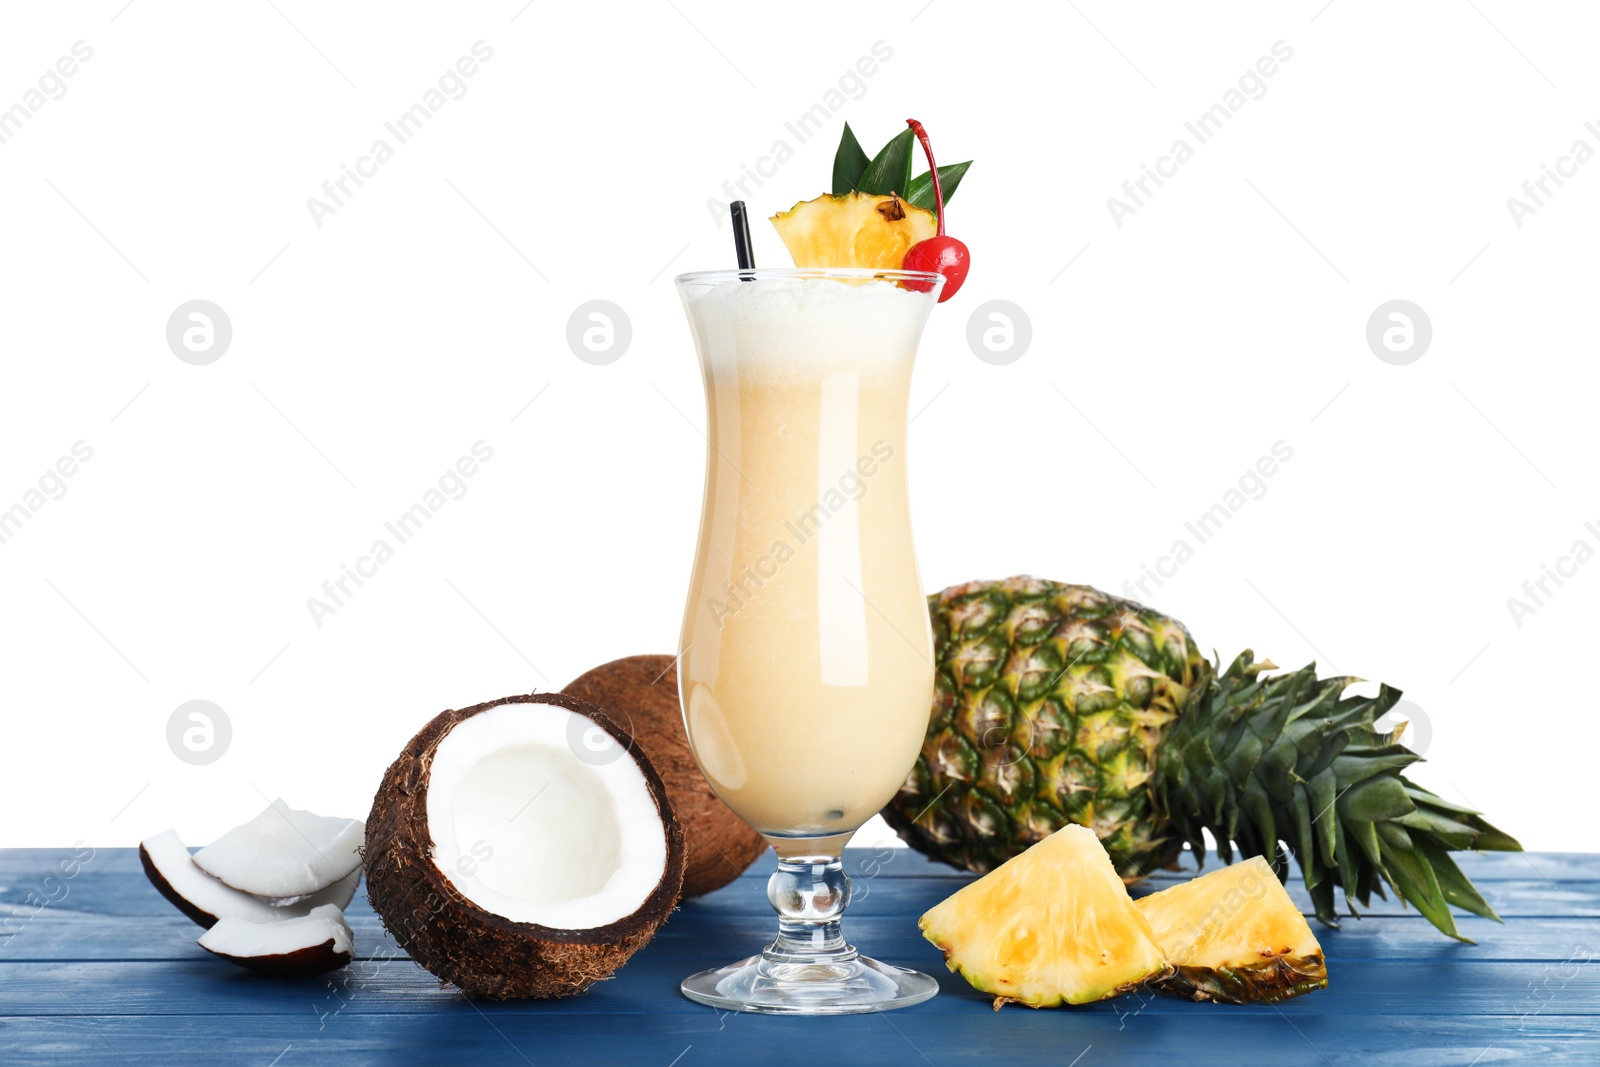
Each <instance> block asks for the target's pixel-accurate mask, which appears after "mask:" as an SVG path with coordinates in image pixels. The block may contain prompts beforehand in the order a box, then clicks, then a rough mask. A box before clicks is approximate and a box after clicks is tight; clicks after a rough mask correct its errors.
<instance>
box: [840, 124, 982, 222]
mask: <svg viewBox="0 0 1600 1067" xmlns="http://www.w3.org/2000/svg"><path fill="white" fill-rule="evenodd" d="M915 149H916V137H915V135H914V134H913V133H912V132H911V129H910V127H907V128H906V129H904V130H901V131H900V132H899V133H898V134H896V135H895V136H894V139H893V140H891V141H890V142H889V143H888V144H886V145H884V146H883V148H882V149H880V150H879V151H878V154H877V155H875V156H873V157H872V158H871V159H868V158H867V154H866V152H864V151H862V150H861V142H860V141H857V140H856V135H855V132H854V131H853V130H851V129H850V124H849V123H848V122H847V123H845V124H844V133H843V134H842V135H841V136H840V137H839V148H838V151H836V152H835V153H834V156H833V189H832V192H833V195H834V196H845V195H846V194H848V193H850V192H851V191H855V192H858V193H870V194H872V195H875V196H887V195H889V194H890V193H896V194H898V195H899V196H900V197H901V199H903V200H906V201H908V202H909V203H912V204H914V205H916V206H917V207H920V208H924V209H926V210H928V211H934V212H937V211H938V208H937V206H936V205H935V203H934V198H933V177H932V175H931V174H919V175H917V176H916V177H915V178H913V177H912V176H911V162H912V158H913V156H914V155H915ZM970 166H972V160H970V159H969V160H967V161H966V162H965V163H952V164H951V165H950V166H947V167H940V168H939V187H940V188H941V189H942V190H943V191H944V199H945V203H947V204H948V203H949V202H950V198H951V197H952V196H955V195H956V187H957V186H958V185H960V184H961V179H962V177H963V176H965V175H966V173H967V168H968V167H970Z"/></svg>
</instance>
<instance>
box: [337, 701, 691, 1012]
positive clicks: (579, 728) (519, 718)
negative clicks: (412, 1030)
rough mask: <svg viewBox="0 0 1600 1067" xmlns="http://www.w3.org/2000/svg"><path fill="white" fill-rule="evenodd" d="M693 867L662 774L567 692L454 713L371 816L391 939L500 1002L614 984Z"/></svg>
mask: <svg viewBox="0 0 1600 1067" xmlns="http://www.w3.org/2000/svg"><path fill="white" fill-rule="evenodd" d="M597 742H599V743H597ZM683 861H684V846H683V831H682V829H681V828H680V827H679V826H678V823H677V820H676V819H674V818H673V815H672V809H671V806H670V804H669V803H668V801H667V794H666V790H665V787H663V785H662V784H661V779H660V778H659V777H658V776H657V775H656V772H655V769H654V768H653V767H651V766H650V763H649V761H648V760H647V759H646V758H645V756H644V755H643V753H641V752H640V751H639V749H638V747H637V746H635V745H634V744H633V741H632V739H631V738H629V736H628V735H627V733H626V732H624V731H623V730H622V728H621V727H619V726H617V725H616V723H614V722H612V721H611V720H610V719H609V718H607V717H606V716H605V714H604V713H602V712H601V711H600V710H599V709H597V708H595V707H594V706H593V705H591V704H588V703H585V702H584V701H582V700H578V699H576V698H574V697H569V696H562V695H560V694H533V695H530V696H514V697H507V698H505V699H504V700H496V701H491V702H490V703H487V704H479V705H477V706H476V707H471V708H467V709H465V710H462V711H446V712H443V713H441V714H440V715H439V716H437V717H436V718H435V719H434V720H433V721H432V722H430V723H428V725H427V726H425V727H423V728H422V731H421V732H420V733H418V734H417V736H416V737H414V738H412V739H411V743H410V744H409V745H407V746H406V748H405V751H403V752H402V753H401V754H400V757H399V758H398V759H397V760H395V762H394V763H393V764H392V765H390V767H389V770H388V772H387V773H386V774H385V775H384V778H383V783H382V785H381V786H379V788H378V794H377V796H376V798H375V799H374V800H373V805H372V814H371V815H370V816H368V819H367V847H366V870H367V896H368V898H369V899H370V900H371V902H372V906H373V909H374V910H376V911H377V913H378V914H379V915H380V916H382V918H383V923H384V926H385V927H387V928H388V930H389V932H390V933H391V934H393V935H394V937H395V940H396V941H398V942H399V943H400V944H401V946H402V947H404V948H405V949H406V951H407V952H409V953H410V954H411V958H412V959H414V960H416V962H417V963H419V964H421V965H422V966H424V967H426V968H427V969H428V970H430V971H432V972H433V973H434V974H435V975H437V976H438V977H440V978H441V979H443V980H445V981H446V982H451V983H453V984H455V985H456V986H459V987H460V988H461V989H464V990H466V991H467V992H469V993H476V994H480V995H482V996H485V997H490V998H493V999H496V1000H507V999H512V998H521V997H556V996H565V995H567V994H571V993H580V992H582V991H583V990H585V989H587V988H588V987H589V985H590V984H591V983H593V982H595V981H596V980H598V979H601V978H607V977H609V976H610V975H611V973H612V972H613V971H615V970H616V969H617V968H618V967H620V966H621V965H622V964H623V963H625V962H626V961H627V959H628V957H629V956H631V955H632V954H633V953H634V952H635V951H637V950H638V949H639V948H640V947H641V946H642V945H644V944H646V943H647V942H648V941H649V940H650V939H651V938H652V937H653V936H655V932H656V929H657V928H658V927H659V926H660V925H661V924H662V922H664V921H665V920H666V918H667V915H668V914H669V913H670V912H671V911H672V907H673V904H674V902H675V901H676V900H677V899H678V891H679V889H680V887H681V885H682V882H683Z"/></svg>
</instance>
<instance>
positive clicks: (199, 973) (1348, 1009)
mask: <svg viewBox="0 0 1600 1067" xmlns="http://www.w3.org/2000/svg"><path fill="white" fill-rule="evenodd" d="M196 951H197V955H196V956H190V957H187V958H183V959H178V960H170V961H147V962H124V961H114V962H106V963H100V962H84V963H72V962H56V961H41V962H33V963H26V962H24V963H0V1005H4V1009H3V1010H4V1012H5V1014H7V1015H13V1016H16V1015H68V1016H70V1015H74V1014H78V1013H80V1012H88V1013H91V1014H96V1015H227V1014H261V1015H272V1014H291V1015H299V1014H303V1013H305V1012H309V1011H311V1010H313V1005H320V1006H321V1007H322V1008H323V1009H326V1010H331V1009H332V1008H334V1007H339V1006H341V1005H342V1006H343V1011H344V1012H347V1013H352V1014H372V1015H396V1014H399V1015H404V1014H408V1013H413V1012H428V1011H436V1010H441V1009H443V1008H445V1007H446V1006H447V1005H448V1004H449V1002H451V1001H452V1000H457V999H460V995H459V994H458V993H456V992H454V991H448V990H441V989H440V988H439V986H438V982H437V980H436V979H434V978H433V976H432V975H430V974H428V973H427V972H425V971H423V970H422V969H420V968H419V967H417V966H415V965H414V964H412V963H411V962H410V961H409V960H403V959H396V960H389V961H373V962H369V963H358V964H353V965H352V966H351V967H350V968H347V969H346V970H345V971H342V972H336V973H335V974H333V975H329V976H324V977H321V978H316V979H306V980H303V981H284V980H280V979H270V978H263V977H261V976H259V975H255V974H252V973H250V972H248V971H245V970H242V969H240V968H237V967H233V966H231V965H229V964H226V963H224V962H222V961H219V960H215V959H212V958H210V957H208V956H205V954H204V952H203V951H200V950H196ZM713 951H715V949H714V948H713ZM729 955H731V953H730V954H729ZM886 955H887V954H886ZM202 957H203V958H202ZM713 960H716V961H720V962H727V957H726V956H722V955H715V956H711V957H710V958H709V959H708V958H704V957H702V959H701V960H698V961H693V960H685V959H681V958H676V959H673V958H667V957H665V956H662V955H658V954H653V953H651V952H650V951H649V949H646V950H644V951H642V952H640V953H639V954H638V955H636V956H635V957H634V958H633V959H632V960H631V961H630V962H629V963H628V965H627V966H626V967H624V968H623V969H622V970H620V971H618V972H617V974H616V976H615V977H614V978H612V979H610V980H609V981H605V982H601V983H598V984H597V985H595V986H594V987H593V988H592V989H591V990H590V992H589V993H587V994H585V995H584V996H581V997H569V998H565V999H562V1000H556V1001H548V1002H536V1001H526V1002H522V1003H519V1004H512V1005H507V1006H506V1007H504V1008H503V1009H500V1010H502V1011H505V1012H508V1013H511V1014H519V1013H529V1014H538V1015H551V1014H557V1015H590V1016H604V1015H611V1014H614V1013H619V1012H620V1013H627V1012H646V1013H666V1014H683V1013H694V1012H698V1011H701V1010H703V1009H701V1008H700V1007H699V1006H697V1005H695V1004H692V1003H690V1002H689V1001H688V1000H686V999H684V998H683V997H681V996H679V995H678V993H677V987H678V982H679V981H680V980H682V979H683V978H684V977H685V976H686V975H687V974H688V973H689V972H691V971H692V970H695V969H698V968H699V967H702V966H705V965H707V964H709V963H711V962H712V961H713ZM894 962H896V963H900V964H903V965H906V966H911V967H915V968H918V969H920V970H923V971H926V972H927V973H929V974H934V975H936V976H937V977H938V978H939V979H940V983H941V990H942V992H941V995H940V997H939V998H938V1002H939V1004H940V1008H939V1011H940V1013H941V1014H954V1013H959V1012H976V1013H979V1014H982V1013H986V1012H988V1011H989V1010H990V998H989V997H986V996H984V995H982V994H980V993H977V992H975V991H974V990H973V989H971V987H969V986H968V985H967V984H966V982H965V981H964V980H963V979H962V978H960V977H959V976H958V975H953V974H950V973H949V972H948V971H946V970H945V968H944V966H943V963H942V961H941V959H940V957H939V953H938V951H937V950H936V949H934V948H933V947H932V946H931V945H928V944H926V943H923V944H922V945H920V946H917V945H911V944H909V943H908V944H907V951H906V953H905V954H904V955H896V956H895V957H894ZM1330 979H1331V981H1332V985H1331V986H1330V988H1329V989H1327V990H1325V991H1321V992H1318V993H1314V994H1311V995H1309V996H1305V997H1300V998H1298V999H1296V1000H1294V1001H1291V1002H1288V1003H1285V1004H1283V1005H1281V1006H1277V1007H1274V1006H1271V1005H1266V1006H1236V1007H1228V1008H1226V1009H1223V1008H1220V1007H1219V1006H1217V1005H1205V1004H1191V1003H1188V1002H1186V1001H1181V1000H1177V999H1175V998H1170V997H1160V996H1152V997H1146V996H1140V995H1129V996H1125V997H1122V998H1118V999H1117V1000H1114V1001H1108V1002H1106V1003H1103V1004H1098V1005H1091V1006H1088V1007H1086V1008H1085V1009H1083V1012H1084V1013H1087V1014H1096V1013H1108V1014H1119V1013H1127V1012H1130V1011H1139V1012H1140V1013H1141V1014H1144V1015H1163V1016H1165V1015H1179V1016H1183V1017H1185V1018H1189V1017H1194V1016H1195V1015H1196V1014H1197V1013H1199V1014H1204V1013H1205V1012H1207V1011H1218V1010H1226V1011H1228V1012H1229V1013H1231V1014H1236V1015H1248V1014H1252V1013H1262V1012H1265V1013H1268V1014H1276V1013H1277V1012H1279V1011H1282V1012H1285V1013H1288V1014H1289V1015H1291V1016H1294V1017H1299V1016H1302V1015H1334V1016H1338V1015H1344V1016H1360V1015H1367V1014H1376V1013H1388V1014H1391V1015H1486V1016H1489V1015H1492V1016H1500V1017H1503V1018H1519V1017H1522V1016H1525V1015H1531V1014H1535V1013H1552V1012H1554V1013H1560V1014H1563V1015H1587V1016H1600V965H1597V964H1596V963H1595V962H1584V961H1582V960H1576V961H1568V962H1561V963H1555V962H1537V963H1492V962H1491V963H1478V962H1473V961H1464V960H1459V959H1451V960H1433V961H1423V960H1378V961H1373V960H1349V961H1335V966H1334V968H1333V969H1332V971H1331V973H1330ZM1021 1010H1023V1009H1018V1011H1021ZM1596 1026H1597V1030H1600V1023H1597V1024H1596Z"/></svg>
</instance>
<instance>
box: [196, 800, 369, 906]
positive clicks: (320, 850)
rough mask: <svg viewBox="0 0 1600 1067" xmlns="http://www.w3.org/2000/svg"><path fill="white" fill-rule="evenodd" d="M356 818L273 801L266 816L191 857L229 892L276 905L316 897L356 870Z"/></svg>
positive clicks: (358, 845)
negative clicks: (337, 817)
mask: <svg viewBox="0 0 1600 1067" xmlns="http://www.w3.org/2000/svg"><path fill="white" fill-rule="evenodd" d="M365 833H366V827H365V826H363V825H362V823H361V820H360V819H336V818H333V817H331V816H327V815H314V814H312V813H311V812H309V811H301V810H299V809H298V808H291V807H289V805H287V804H285V803H284V802H283V801H282V800H274V801H273V802H272V803H271V805H269V806H268V808H267V810H266V811H263V812H262V813H261V814H260V815H257V816H256V817H255V818H254V819H251V820H250V821H249V822H247V823H245V824H244V825H243V826H236V827H234V828H233V829H232V830H229V831H228V832H227V833H225V834H223V835H222V836H221V837H219V838H217V839H216V840H215V841H213V842H211V844H209V845H207V846H206V847H205V848H203V849H201V850H200V851H199V852H196V853H195V854H194V862H195V863H196V864H198V865H199V867H200V869H201V870H203V871H205V872H206V873H207V874H209V875H211V876H212V877H214V878H217V879H219V880H220V881H222V882H224V883H226V884H227V885H229V886H232V887H233V888H234V889H238V890H242V891H243V892H246V893H253V894H255V895H256V896H258V897H266V898H268V899H270V900H275V901H277V902H279V903H283V904H290V903H293V902H295V901H296V900H298V899H300V898H303V897H308V896H310V895H311V894H313V893H320V892H321V891H322V890H324V889H327V888H328V887H329V886H331V885H333V884H334V883H335V882H338V881H339V880H340V879H343V878H347V877H349V876H350V873H351V872H352V871H354V870H355V869H356V868H358V867H360V866H361V851H360V850H361V839H362V836H363V835H364V834H365Z"/></svg>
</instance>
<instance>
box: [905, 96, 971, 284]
mask: <svg viewBox="0 0 1600 1067" xmlns="http://www.w3.org/2000/svg"><path fill="white" fill-rule="evenodd" d="M906 125H907V126H910V127H911V132H913V133H915V134H916V135H917V140H919V141H921V142H922V152H923V154H924V155H926V156H927V157H928V174H929V176H930V177H932V178H933V204H934V210H935V211H937V212H938V213H939V232H938V233H937V234H936V235H935V236H933V237H930V238H928V239H927V240H926V241H918V242H917V243H916V244H914V245H912V246H911V247H910V248H909V249H908V250H907V251H906V258H905V261H904V262H903V263H901V264H900V268H901V269H902V270H929V271H933V272H934V273H935V274H942V275H944V289H943V290H942V291H941V292H940V293H939V303H941V304H942V303H944V302H945V301H946V300H949V299H950V298H951V297H952V296H955V295H956V290H957V289H960V288H961V283H962V282H964V281H966V280H967V263H968V255H967V246H966V245H964V244H962V243H961V242H960V241H958V240H956V239H955V238H954V237H949V236H946V235H945V232H944V190H943V189H941V188H939V167H938V165H937V164H935V163H934V161H933V146H932V145H931V144H929V143H928V131H927V130H925V129H923V128H922V123H920V122H918V121H917V120H916V119H906ZM907 288H910V289H915V288H917V287H916V286H915V285H908V286H907Z"/></svg>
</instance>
